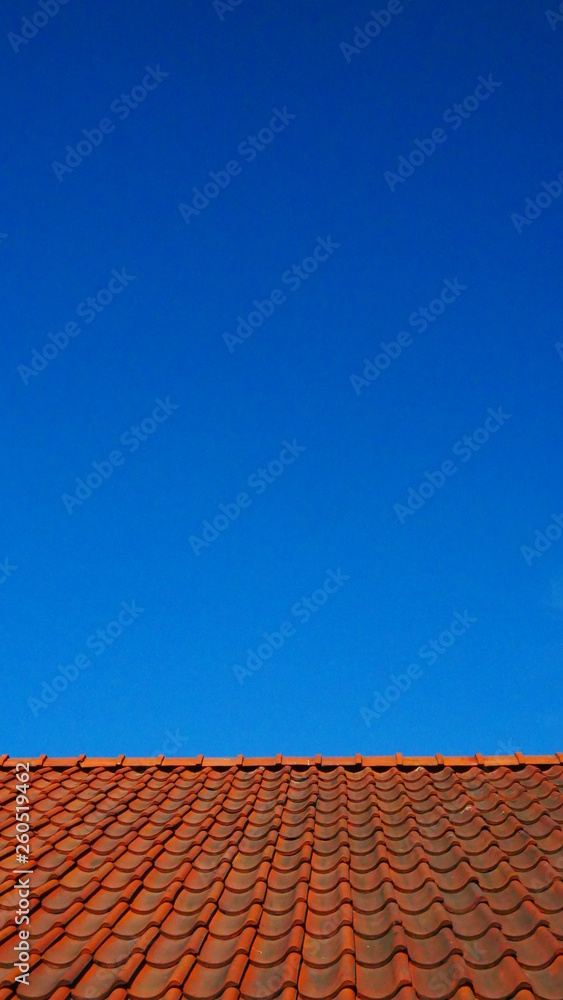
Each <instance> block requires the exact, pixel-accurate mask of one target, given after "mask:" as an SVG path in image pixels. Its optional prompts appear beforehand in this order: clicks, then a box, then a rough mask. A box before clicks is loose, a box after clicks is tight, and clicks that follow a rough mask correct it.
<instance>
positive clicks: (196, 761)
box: [0, 752, 563, 771]
mask: <svg viewBox="0 0 563 1000" xmlns="http://www.w3.org/2000/svg"><path fill="white" fill-rule="evenodd" d="M20 761H26V762H27V763H28V764H29V766H30V767H31V768H40V767H51V768H60V769H64V768H70V767H79V768H82V769H83V770H87V769H89V768H96V767H98V768H99V767H103V768H113V769H116V768H119V767H132V768H147V767H160V768H165V769H167V770H171V769H174V768H178V767H181V768H190V769H192V770H200V769H202V768H215V769H219V770H228V769H230V768H234V767H236V768H243V769H249V770H252V769H255V768H259V767H264V768H268V769H275V768H278V767H299V768H308V767H322V768H334V767H345V768H348V769H350V770H354V769H358V768H361V767H369V768H373V769H374V770H387V769H388V768H391V767H397V768H400V769H401V770H403V771H405V770H407V771H409V770H414V769H415V768H417V767H425V768H429V769H432V770H439V769H440V768H443V767H450V768H453V769H455V770H468V769H469V768H472V767H481V768H483V767H485V768H494V767H509V768H518V767H526V765H528V764H532V765H534V766H536V767H551V766H553V765H554V764H563V753H555V754H547V755H540V756H528V755H525V754H522V753H520V752H517V753H515V754H513V755H512V756H504V757H499V756H493V757H490V756H489V757H484V756H483V755H482V754H480V753H477V754H475V755H474V756H473V757H443V756H442V755H441V754H435V755H434V756H433V757H403V755H402V754H400V753H397V754H393V755H392V756H387V757H369V756H368V757H366V756H363V755H362V754H356V755H355V756H353V757H323V756H322V755H321V754H317V755H316V756H314V757H286V756H284V755H282V754H277V756H275V757H244V756H243V754H239V756H238V757H204V756H203V755H200V756H199V757H165V756H164V755H163V754H162V755H161V756H160V757H126V756H124V755H122V756H120V757H87V756H86V755H85V754H81V755H80V756H78V757H48V756H47V754H42V755H41V756H40V757H25V756H22V757H10V756H9V755H8V754H4V755H0V768H3V769H10V768H13V767H15V765H16V763H18V762H20Z"/></svg>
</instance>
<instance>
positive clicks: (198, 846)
mask: <svg viewBox="0 0 563 1000" xmlns="http://www.w3.org/2000/svg"><path fill="white" fill-rule="evenodd" d="M30 763H31V764H32V767H31V772H32V774H31V781H30V791H29V798H30V814H31V846H32V858H33V861H32V864H33V874H32V875H31V888H32V891H31V898H30V924H29V932H30V936H29V946H30V960H29V963H30V973H29V986H28V987H26V988H24V989H25V992H24V991H22V992H21V995H22V996H23V995H25V996H27V997H28V998H29V1000H47V998H48V1000H92V998H99V1000H105V998H110V1000H160V998H163V1000H184V998H189V1000H219V998H221V1000H333V998H334V1000H358V998H360V1000H563V833H562V830H561V825H562V821H563V755H561V754H558V755H554V756H553V757H536V758H532V757H523V756H522V755H521V754H517V755H514V757H509V758H496V757H495V758H490V757H480V755H476V757H474V758H464V757H459V758H443V757H441V756H440V755H436V757H429V758H403V757H402V756H401V755H400V754H396V755H394V756H391V757H386V758H383V757H380V758H373V757H363V758H362V757H360V756H359V755H356V756H355V757H348V758H346V757H341V758H325V757H321V756H320V755H317V756H316V757H311V758H287V757H282V756H280V755H278V756H277V757H272V758H264V759H249V758H244V757H242V756H239V757H238V758H237V759H236V760H228V759H209V758H204V757H199V758H190V759H187V760H171V759H168V758H167V759H164V758H162V759H159V760H158V762H157V761H153V760H149V759H145V758H129V757H120V758H117V759H109V758H108V759H104V758H99V759H92V758H86V757H84V756H82V757H80V758H73V759H53V758H48V757H42V758H38V759H37V760H35V761H33V762H30ZM14 765H15V761H12V760H11V759H9V758H7V757H0V834H1V840H0V1000H15V997H16V996H17V995H18V994H17V992H16V986H17V985H18V984H16V983H15V981H14V977H15V975H16V973H17V970H15V969H14V965H13V962H14V954H15V953H14V944H15V942H16V940H17V933H18V928H17V927H16V925H15V922H14V916H15V911H16V908H17V904H18V896H17V892H16V889H15V881H16V879H17V876H16V875H14V866H15V854H14V847H15V829H14V824H15V808H14V807H15V801H14V800H15V794H16V793H15V767H14Z"/></svg>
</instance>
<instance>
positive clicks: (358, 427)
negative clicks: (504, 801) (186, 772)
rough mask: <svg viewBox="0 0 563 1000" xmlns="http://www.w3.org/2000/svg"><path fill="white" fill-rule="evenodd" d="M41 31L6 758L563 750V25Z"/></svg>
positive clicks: (15, 353)
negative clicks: (560, 126)
mask: <svg viewBox="0 0 563 1000" xmlns="http://www.w3.org/2000/svg"><path fill="white" fill-rule="evenodd" d="M56 8H57V3H56V0H45V3H44V4H43V5H41V4H40V3H39V2H38V0H30V2H28V0H26V2H25V3H21V4H15V3H8V4H6V5H4V7H3V10H2V13H1V15H0V18H1V23H2V31H1V33H0V34H1V36H2V37H3V39H4V41H3V46H2V54H1V57H0V59H1V65H2V71H3V77H4V92H5V94H6V95H7V94H8V93H9V94H10V98H9V100H5V101H4V102H3V107H2V111H1V114H2V117H3V128H2V134H3V136H4V167H5V170H4V176H5V185H4V194H5V197H4V199H3V207H2V212H1V218H0V230H1V238H0V267H1V268H2V272H3V278H4V281H3V287H4V291H3V297H2V300H3V301H2V305H3V314H4V315H3V324H2V326H3V330H4V336H3V338H2V356H3V357H2V360H3V363H2V366H1V369H0V371H1V376H0V377H1V384H2V400H3V406H4V420H3V423H2V432H1V433H2V438H3V449H2V450H3V455H4V463H3V467H4V473H5V485H4V489H3V491H2V498H1V506H2V510H1V514H2V516H1V524H2V532H1V537H2V542H1V545H0V548H1V551H0V561H2V560H3V562H2V564H1V567H0V580H2V582H1V583H0V602H1V603H0V653H1V657H2V663H3V677H4V686H3V698H2V708H1V710H0V711H1V719H0V732H1V733H2V741H1V746H0V752H9V753H11V754H13V755H22V754H29V755H34V754H39V753H48V754H52V755H57V756H58V755H74V754H77V753H87V754H102V755H106V754H108V755H109V754H119V753H128V754H133V755H152V754H154V753H167V754H171V755H178V754H179V755H186V756H191V755H194V754H199V753H203V754H206V755H217V756H219V755H234V754H237V753H244V754H245V755H259V754H274V753H278V752H281V753H284V754H311V753H318V752H320V753H323V754H325V755H330V754H353V753H357V752H360V753H363V754H386V753H394V752H395V751H397V750H400V751H401V752H403V753H404V754H426V753H435V752H441V753H444V754H447V753H449V754H452V753H460V754H465V753H474V752H476V751H480V752H482V753H485V754H487V753H489V754H491V753H495V752H503V751H504V752H507V751H508V752H512V751H513V750H514V749H519V750H522V751H523V752H525V753H548V752H549V753H551V752H553V751H555V750H557V749H561V747H560V744H561V738H560V736H561V709H560V706H561V703H562V698H561V695H562V684H563V681H562V678H563V673H562V670H561V662H562V653H563V534H562V530H561V525H563V516H561V517H560V515H563V476H562V472H561V470H562V464H561V455H562V445H563V440H562V420H561V416H562V414H561V400H562V399H563V345H562V346H561V347H559V348H558V346H557V345H558V343H559V342H560V341H563V333H562V330H561V318H562V308H561V241H560V233H561V224H562V218H563V216H562V212H563V196H562V194H561V192H562V191H563V184H562V182H563V173H562V172H563V154H562V153H561V146H560V143H558V142H557V141H556V139H555V138H554V128H555V126H554V123H555V122H556V121H557V120H558V119H559V115H560V106H561V97H562V84H561V73H560V66H561V59H562V56H563V16H561V15H560V14H558V13H557V9H556V8H554V11H555V12H554V13H552V15H550V16H549V17H548V16H546V12H545V6H544V3H540V2H536V0H534V2H533V3H531V4H527V5H519V8H518V9H517V10H514V9H513V8H508V7H507V8H506V10H504V9H503V10H494V11H493V10H491V9H490V5H489V4H486V3H485V2H484V0H471V2H469V0H462V2H460V3H458V4H455V5H452V6H450V7H448V8H447V9H446V8H444V6H443V5H442V4H438V3H437V2H436V0H431V2H429V3H426V4H424V5H422V4H419V3H417V2H416V0H405V2H404V3H400V2H398V0H391V3H389V4H388V5H383V6H381V7H379V6H378V5H376V6H375V7H370V5H369V4H368V3H360V2H358V0H351V2H350V3H347V4H338V3H336V0H325V2H323V3H322V4H315V5H313V4H302V5H293V9H291V5H290V7H289V9H288V5H287V4H283V3H281V2H278V0H273V2H272V3H269V4H267V5H264V4H259V3H258V2H257V0H242V2H239V3H238V4H237V5H235V4H234V3H233V4H232V6H231V7H229V6H228V5H227V4H221V3H216V4H215V5H214V4H213V3H212V2H211V0H202V2H200V3H198V4H194V5H185V6H184V5H182V6H181V8H180V7H179V6H178V5H174V4H171V3H166V2H165V3H162V4H158V5H157V4H155V3H153V2H150V3H149V2H147V0H137V2H135V3H128V4H124V3H117V4H112V5H111V6H110V7H108V9H107V10H106V9H104V11H103V15H102V14H101V13H100V11H99V10H98V8H96V7H95V6H93V5H91V4H90V5H88V4H85V3H83V2H81V0H70V2H68V3H66V4H63V5H61V6H60V8H59V9H58V10H57V9H56ZM373 11H375V13H376V15H377V17H376V18H375V19H374V16H373V13H372V12H373ZM25 18H27V20H23V21H22V19H25ZM26 36H27V37H26ZM456 106H457V107H456ZM558 177H559V180H558V179H557V178H558ZM538 196H539V197H538ZM423 484H424V485H423ZM558 519H559V521H560V522H561V523H560V524H559V523H558ZM261 654H263V655H261Z"/></svg>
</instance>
